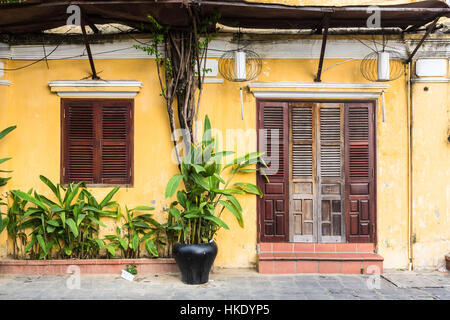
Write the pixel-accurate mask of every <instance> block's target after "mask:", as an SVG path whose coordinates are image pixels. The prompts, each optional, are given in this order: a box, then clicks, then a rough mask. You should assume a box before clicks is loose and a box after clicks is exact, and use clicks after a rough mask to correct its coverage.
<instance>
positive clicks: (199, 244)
mask: <svg viewBox="0 0 450 320" xmlns="http://www.w3.org/2000/svg"><path fill="white" fill-rule="evenodd" d="M176 244H178V245H180V246H207V245H212V244H215V245H217V243H216V242H215V241H214V240H210V241H209V242H207V243H191V244H188V243H182V242H178V241H177V242H174V245H176Z"/></svg>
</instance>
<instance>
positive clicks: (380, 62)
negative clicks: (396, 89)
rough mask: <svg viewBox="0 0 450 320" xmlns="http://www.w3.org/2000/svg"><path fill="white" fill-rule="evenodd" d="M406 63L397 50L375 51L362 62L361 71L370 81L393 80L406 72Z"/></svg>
mask: <svg viewBox="0 0 450 320" xmlns="http://www.w3.org/2000/svg"><path fill="white" fill-rule="evenodd" d="M404 70H405V69H404V64H403V60H402V57H401V55H400V53H398V52H396V51H374V52H372V53H370V54H368V55H367V56H365V57H364V59H363V60H362V62H361V73H362V75H363V77H364V78H366V79H367V80H369V81H377V82H383V81H393V80H396V79H398V78H400V77H401V76H402V74H404Z"/></svg>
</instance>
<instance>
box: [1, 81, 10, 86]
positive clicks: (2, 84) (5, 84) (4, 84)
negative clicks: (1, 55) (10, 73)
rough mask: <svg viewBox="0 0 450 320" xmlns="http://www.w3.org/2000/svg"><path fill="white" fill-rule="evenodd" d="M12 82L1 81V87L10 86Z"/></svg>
mask: <svg viewBox="0 0 450 320" xmlns="http://www.w3.org/2000/svg"><path fill="white" fill-rule="evenodd" d="M10 85H11V81H9V80H0V86H10Z"/></svg>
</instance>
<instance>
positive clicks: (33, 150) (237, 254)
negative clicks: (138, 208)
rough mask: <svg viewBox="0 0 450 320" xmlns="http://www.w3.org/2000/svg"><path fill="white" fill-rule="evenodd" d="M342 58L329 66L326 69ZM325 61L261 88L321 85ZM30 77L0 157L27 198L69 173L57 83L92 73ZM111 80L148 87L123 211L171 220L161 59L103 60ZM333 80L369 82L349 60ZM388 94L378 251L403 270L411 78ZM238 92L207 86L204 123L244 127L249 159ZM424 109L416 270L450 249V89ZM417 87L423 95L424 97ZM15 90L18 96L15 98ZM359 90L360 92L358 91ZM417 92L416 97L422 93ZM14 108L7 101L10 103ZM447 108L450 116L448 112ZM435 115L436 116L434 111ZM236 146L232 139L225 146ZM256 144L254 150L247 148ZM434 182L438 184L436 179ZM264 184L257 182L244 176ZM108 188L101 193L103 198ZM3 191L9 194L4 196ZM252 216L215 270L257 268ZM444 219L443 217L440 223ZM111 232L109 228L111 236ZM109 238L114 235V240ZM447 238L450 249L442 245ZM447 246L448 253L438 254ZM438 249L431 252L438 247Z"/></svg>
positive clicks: (38, 69) (252, 113)
mask: <svg viewBox="0 0 450 320" xmlns="http://www.w3.org/2000/svg"><path fill="white" fill-rule="evenodd" d="M338 61H339V60H325V63H324V68H327V67H328V66H330V65H332V64H334V63H336V62H338ZM317 62H318V61H317V60H308V59H290V60H281V59H278V60H264V62H263V72H262V73H261V75H260V76H259V78H258V79H256V80H258V81H302V82H312V79H313V74H314V72H316V68H317ZM26 63H28V62H27V61H9V62H8V66H9V67H11V68H13V67H18V66H22V65H24V64H26ZM48 63H49V69H47V67H46V64H45V63H40V64H36V65H34V66H32V67H29V68H27V69H25V70H22V71H15V72H11V73H8V74H7V76H6V77H7V78H8V79H9V80H11V82H12V85H11V86H10V87H7V86H0V110H1V117H0V128H1V127H6V126H7V125H12V124H17V126H18V128H17V130H16V131H15V132H14V134H11V135H10V136H9V137H8V140H5V141H7V144H6V145H3V144H0V157H1V156H4V155H9V156H12V157H13V160H11V161H10V162H9V163H8V167H9V168H11V169H12V170H14V173H13V179H12V180H11V181H10V183H9V184H8V189H14V188H20V189H25V190H28V189H29V188H31V187H33V188H36V189H37V190H39V191H40V192H44V191H45V190H46V188H45V186H44V185H43V183H42V182H41V181H40V180H39V175H40V174H43V175H45V176H47V177H48V178H50V179H51V180H52V181H59V179H60V177H59V172H60V98H59V97H58V96H57V95H56V94H55V93H51V92H50V89H49V86H48V82H49V81H51V80H64V79H81V78H84V77H86V76H87V75H88V74H89V72H90V69H89V63H88V61H87V60H63V61H55V60H50V61H49V62H48ZM95 64H96V68H97V70H99V71H102V73H101V74H100V75H101V77H102V78H103V79H106V80H138V81H142V83H143V86H142V89H141V92H140V93H139V94H138V95H137V97H136V99H135V117H134V121H135V126H134V136H135V142H134V152H135V155H134V159H135V163H134V170H135V171H134V172H135V176H134V187H133V188H129V189H125V188H124V189H122V190H120V191H119V193H118V194H117V196H116V197H115V198H116V200H118V201H119V202H120V203H121V204H122V205H123V206H124V205H128V206H134V205H143V204H147V205H150V202H151V201H152V200H154V201H155V202H156V211H155V214H156V215H157V217H158V218H159V219H163V218H164V213H162V209H163V207H165V206H167V204H168V203H169V201H166V200H165V199H164V189H165V185H166V182H167V181H168V179H169V178H170V177H171V176H172V174H174V173H176V166H175V165H174V164H173V163H172V162H170V161H168V160H167V159H168V157H169V155H170V153H171V150H172V142H171V141H170V135H169V129H168V120H167V114H166V111H165V107H164V104H163V101H162V98H161V97H160V96H159V92H160V91H159V85H158V82H157V76H156V73H155V65H154V61H153V60H148V59H120V60H102V59H98V60H96V62H95ZM322 79H323V81H324V82H366V80H365V79H364V78H362V76H361V73H360V71H359V61H357V60H355V61H350V62H347V63H344V64H341V65H339V66H336V67H334V68H332V69H329V70H327V71H326V72H325V73H324V74H323V77H322ZM389 84H390V88H389V89H387V90H386V121H385V122H382V120H381V108H379V110H378V113H377V116H378V120H377V214H378V230H377V234H378V252H379V253H380V254H381V255H382V256H383V257H384V258H385V268H399V267H401V268H403V267H406V266H407V265H408V259H407V243H408V228H407V221H408V170H407V168H408V167H407V164H408V149H407V148H408V140H407V85H406V77H401V78H400V79H398V80H396V81H394V82H391V83H389ZM239 86H240V85H239V84H236V83H230V82H227V81H225V83H223V84H206V85H205V90H204V95H203V97H202V106H201V111H200V115H199V119H203V118H204V115H205V114H208V115H209V116H210V118H211V121H212V124H213V127H215V128H217V129H219V131H221V133H222V135H223V137H226V130H227V129H241V130H243V131H244V132H246V133H247V134H248V136H247V138H246V139H239V141H240V143H241V145H240V146H239V147H238V149H239V150H242V151H241V152H248V151H255V150H256V135H255V131H254V130H255V128H256V100H255V98H254V97H253V95H252V94H251V93H246V94H245V96H244V109H245V115H244V120H241V118H240V99H239ZM420 87H421V85H418V84H416V85H415V90H419V91H420V92H418V93H417V98H416V99H415V100H414V104H415V114H414V117H415V119H416V122H415V126H416V127H415V131H414V136H415V137H416V140H415V145H414V150H415V153H414V163H415V167H414V173H415V180H414V181H415V191H414V192H415V193H414V194H415V208H416V216H415V217H414V219H415V233H416V237H417V241H418V242H417V243H416V245H415V246H414V250H415V257H416V259H417V262H416V263H417V265H419V264H420V265H426V264H427V261H431V259H435V257H436V255H437V256H441V255H442V253H444V252H445V251H446V250H447V251H448V249H449V240H448V239H449V238H450V234H449V232H450V231H449V230H450V228H449V218H448V217H449V197H450V187H449V183H448V181H449V169H448V164H449V163H448V159H449V153H450V150H449V149H450V148H449V144H448V143H446V142H445V139H444V138H445V132H444V131H445V130H446V129H445V128H444V127H445V126H446V123H448V122H445V121H448V120H445V119H448V118H446V117H448V115H447V114H445V112H448V103H449V101H448V87H446V84H435V85H433V86H430V88H431V89H430V90H429V91H428V92H423V90H421V89H420ZM417 88H418V89H417ZM8 91H9V94H6V92H8ZM353 91H355V90H353ZM415 92H416V91H415ZM5 100H7V102H6V104H5ZM446 108H447V109H446ZM431 109H432V110H433V111H434V112H433V113H431V112H430V110H431ZM227 144H228V145H230V141H225V142H224V145H227ZM246 145H247V146H248V147H247V148H246V147H245V146H246ZM430 177H433V178H432V179H430ZM238 179H240V180H244V179H245V180H247V181H249V182H253V183H255V182H256V178H255V176H254V175H248V176H244V177H239V178H238ZM109 190H110V189H109V188H95V189H93V190H92V191H93V192H94V194H95V195H97V196H98V197H102V196H104V195H105V194H106V193H107V192H109ZM3 191H4V189H3V190H0V192H3ZM241 200H242V207H243V208H244V218H245V229H241V228H240V227H239V226H238V225H237V223H236V222H235V221H234V218H232V216H231V215H229V216H227V217H226V218H225V221H226V222H227V223H228V224H229V226H230V228H231V230H230V231H221V232H220V233H219V235H218V239H217V240H218V243H219V255H218V258H217V260H216V266H226V267H248V266H252V265H253V264H254V263H255V261H256V243H257V241H256V239H257V229H256V199H255V197H253V196H245V197H241ZM438 216H439V217H438ZM111 226H112V224H110V228H111ZM109 231H111V229H110V230H105V232H109ZM5 239H6V236H5V234H3V235H2V236H1V237H0V254H2V255H4V254H5ZM442 239H444V240H445V241H441V240H442ZM434 247H436V248H437V247H439V249H433V248H434ZM430 248H431V249H430Z"/></svg>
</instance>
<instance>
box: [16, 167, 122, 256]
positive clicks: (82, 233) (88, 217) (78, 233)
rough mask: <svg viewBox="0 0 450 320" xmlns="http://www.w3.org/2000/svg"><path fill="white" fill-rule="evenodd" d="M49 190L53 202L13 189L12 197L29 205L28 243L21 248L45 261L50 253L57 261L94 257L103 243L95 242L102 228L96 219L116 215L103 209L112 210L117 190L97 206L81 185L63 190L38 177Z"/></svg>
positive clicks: (100, 241)
mask: <svg viewBox="0 0 450 320" xmlns="http://www.w3.org/2000/svg"><path fill="white" fill-rule="evenodd" d="M40 179H41V180H42V182H44V183H45V184H46V185H47V186H48V187H49V188H50V190H51V191H52V193H53V195H54V197H55V199H56V200H55V201H53V200H50V199H48V198H47V197H45V196H44V195H41V194H38V193H37V192H34V194H33V195H32V194H31V192H30V193H25V192H23V191H20V190H14V191H13V192H14V194H15V195H16V196H17V197H19V198H20V199H22V200H23V201H27V202H29V203H30V204H33V205H34V207H29V209H28V210H27V214H28V217H27V223H28V224H29V227H30V228H31V229H32V231H31V234H30V236H31V240H30V241H29V243H28V244H27V246H26V248H25V253H27V252H28V251H30V255H31V257H34V258H35V257H38V258H39V259H43V258H46V257H47V256H48V255H49V254H50V252H51V250H52V249H53V250H54V251H55V252H56V255H57V256H58V257H61V258H92V257H96V256H97V255H98V252H99V250H101V249H103V247H104V245H105V243H104V241H103V240H101V239H99V238H98V237H97V236H98V226H104V227H106V226H105V225H104V224H103V223H102V222H101V221H100V217H103V216H113V217H115V216H116V215H117V213H116V212H114V211H107V210H105V209H106V208H108V207H114V206H115V205H117V203H116V202H114V201H111V198H112V197H113V196H114V194H115V193H116V192H117V191H118V189H119V187H116V188H114V189H113V190H112V191H111V192H109V193H108V194H107V195H106V196H105V198H104V199H103V200H102V201H101V202H100V203H98V202H97V201H96V200H95V198H94V197H93V196H92V195H91V194H90V193H89V192H88V191H87V189H85V188H84V183H82V182H79V183H77V184H73V183H71V184H69V185H68V186H67V188H65V187H63V186H62V185H60V184H57V185H54V184H53V183H52V182H51V181H50V180H49V179H48V178H46V177H44V176H40Z"/></svg>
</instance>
